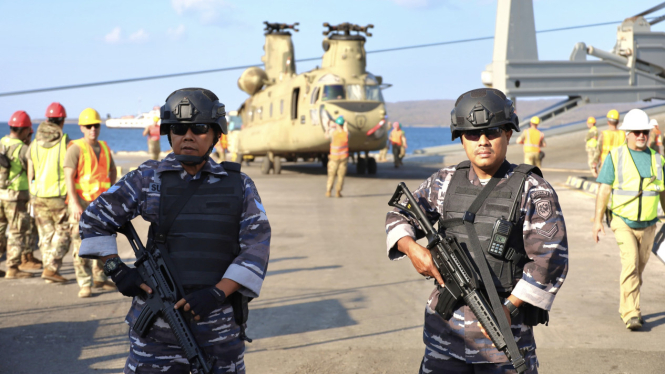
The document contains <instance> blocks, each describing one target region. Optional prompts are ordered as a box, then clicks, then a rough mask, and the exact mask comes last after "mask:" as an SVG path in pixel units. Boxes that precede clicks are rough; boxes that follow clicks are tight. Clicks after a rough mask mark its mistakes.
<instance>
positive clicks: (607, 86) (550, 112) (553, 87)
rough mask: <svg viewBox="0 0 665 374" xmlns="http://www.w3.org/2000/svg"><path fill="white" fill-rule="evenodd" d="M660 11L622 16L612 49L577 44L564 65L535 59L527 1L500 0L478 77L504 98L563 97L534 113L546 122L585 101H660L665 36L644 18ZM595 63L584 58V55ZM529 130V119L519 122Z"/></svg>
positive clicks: (664, 96) (663, 87)
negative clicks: (489, 50) (488, 54)
mask: <svg viewBox="0 0 665 374" xmlns="http://www.w3.org/2000/svg"><path fill="white" fill-rule="evenodd" d="M663 8H665V3H662V4H659V5H657V6H654V7H652V8H650V9H648V10H646V11H644V12H642V13H639V14H637V15H635V16H633V17H629V18H626V19H625V20H624V21H623V22H622V23H621V25H620V26H618V28H617V41H616V44H615V46H614V48H613V49H612V51H603V50H601V49H599V48H596V47H593V46H587V45H586V44H585V43H577V44H576V45H575V47H574V48H573V52H572V54H571V55H570V59H569V60H568V61H565V60H564V61H542V60H539V59H538V48H537V43H536V28H535V21H534V16H533V2H532V0H499V2H498V6H497V16H496V30H495V36H494V53H493V58H492V63H491V64H489V65H487V67H486V69H485V71H484V72H482V74H481V79H482V82H483V84H484V85H486V86H487V87H493V88H497V89H499V90H501V91H503V92H504V93H505V94H506V96H508V97H511V98H513V100H515V98H516V97H544V96H567V97H568V98H567V99H565V100H563V101H562V102H560V103H557V104H555V105H553V106H551V107H549V108H546V109H544V110H542V111H541V112H539V113H537V115H539V116H540V117H541V120H542V121H548V120H551V119H552V118H554V117H555V116H557V115H559V114H562V113H564V112H566V111H567V110H570V109H573V108H576V107H580V106H582V105H585V104H589V103H617V102H636V101H650V100H652V99H665V33H663V32H654V31H652V30H651V26H653V25H654V24H657V23H658V22H661V21H663V20H665V16H661V17H657V18H655V19H653V20H651V22H649V21H647V19H646V18H645V16H647V15H648V14H651V13H653V12H656V11H658V10H660V9H663ZM589 55H590V56H594V57H597V58H598V59H599V60H595V59H594V60H587V56H589ZM520 126H521V127H524V126H528V120H527V121H523V122H522V123H521V124H520Z"/></svg>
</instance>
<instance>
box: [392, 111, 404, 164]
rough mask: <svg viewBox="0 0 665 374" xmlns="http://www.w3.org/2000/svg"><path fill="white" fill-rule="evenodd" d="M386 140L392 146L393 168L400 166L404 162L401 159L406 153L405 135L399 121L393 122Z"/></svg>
mask: <svg viewBox="0 0 665 374" xmlns="http://www.w3.org/2000/svg"><path fill="white" fill-rule="evenodd" d="M388 141H390V144H392V146H393V160H394V162H395V168H398V167H400V166H402V165H403V164H404V163H403V162H402V159H403V158H404V156H405V155H406V147H407V145H406V136H405V135H404V130H402V126H401V125H400V124H399V122H393V129H392V131H391V132H390V135H389V136H388Z"/></svg>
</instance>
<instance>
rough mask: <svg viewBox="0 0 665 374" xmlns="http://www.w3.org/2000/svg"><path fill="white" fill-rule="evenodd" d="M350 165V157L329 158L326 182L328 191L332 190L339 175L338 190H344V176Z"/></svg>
mask: <svg viewBox="0 0 665 374" xmlns="http://www.w3.org/2000/svg"><path fill="white" fill-rule="evenodd" d="M348 165H349V158H348V157H344V158H343V159H340V160H333V159H330V160H328V181H327V182H326V191H327V192H331V191H332V188H333V184H334V182H335V176H337V187H336V188H335V189H336V190H337V192H340V191H342V187H343V186H344V177H345V176H346V169H347V167H348Z"/></svg>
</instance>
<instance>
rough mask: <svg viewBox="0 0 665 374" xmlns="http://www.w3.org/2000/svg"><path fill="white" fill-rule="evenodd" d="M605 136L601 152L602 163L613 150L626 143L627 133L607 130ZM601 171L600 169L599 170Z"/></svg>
mask: <svg viewBox="0 0 665 374" xmlns="http://www.w3.org/2000/svg"><path fill="white" fill-rule="evenodd" d="M602 134H603V149H602V150H601V152H600V163H601V164H602V163H603V162H605V158H606V157H607V155H608V154H609V153H610V151H611V150H613V149H614V148H616V147H618V146H620V145H621V144H623V143H624V142H625V141H626V133H625V132H623V131H621V130H605V131H603V132H602ZM598 169H599V170H600V168H598Z"/></svg>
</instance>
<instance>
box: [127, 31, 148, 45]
mask: <svg viewBox="0 0 665 374" xmlns="http://www.w3.org/2000/svg"><path fill="white" fill-rule="evenodd" d="M149 39H150V36H149V35H148V33H147V32H145V30H143V29H139V30H138V31H137V32H135V33H133V34H132V35H130V36H129V41H130V42H132V43H145V42H147V41H148V40H149Z"/></svg>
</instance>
